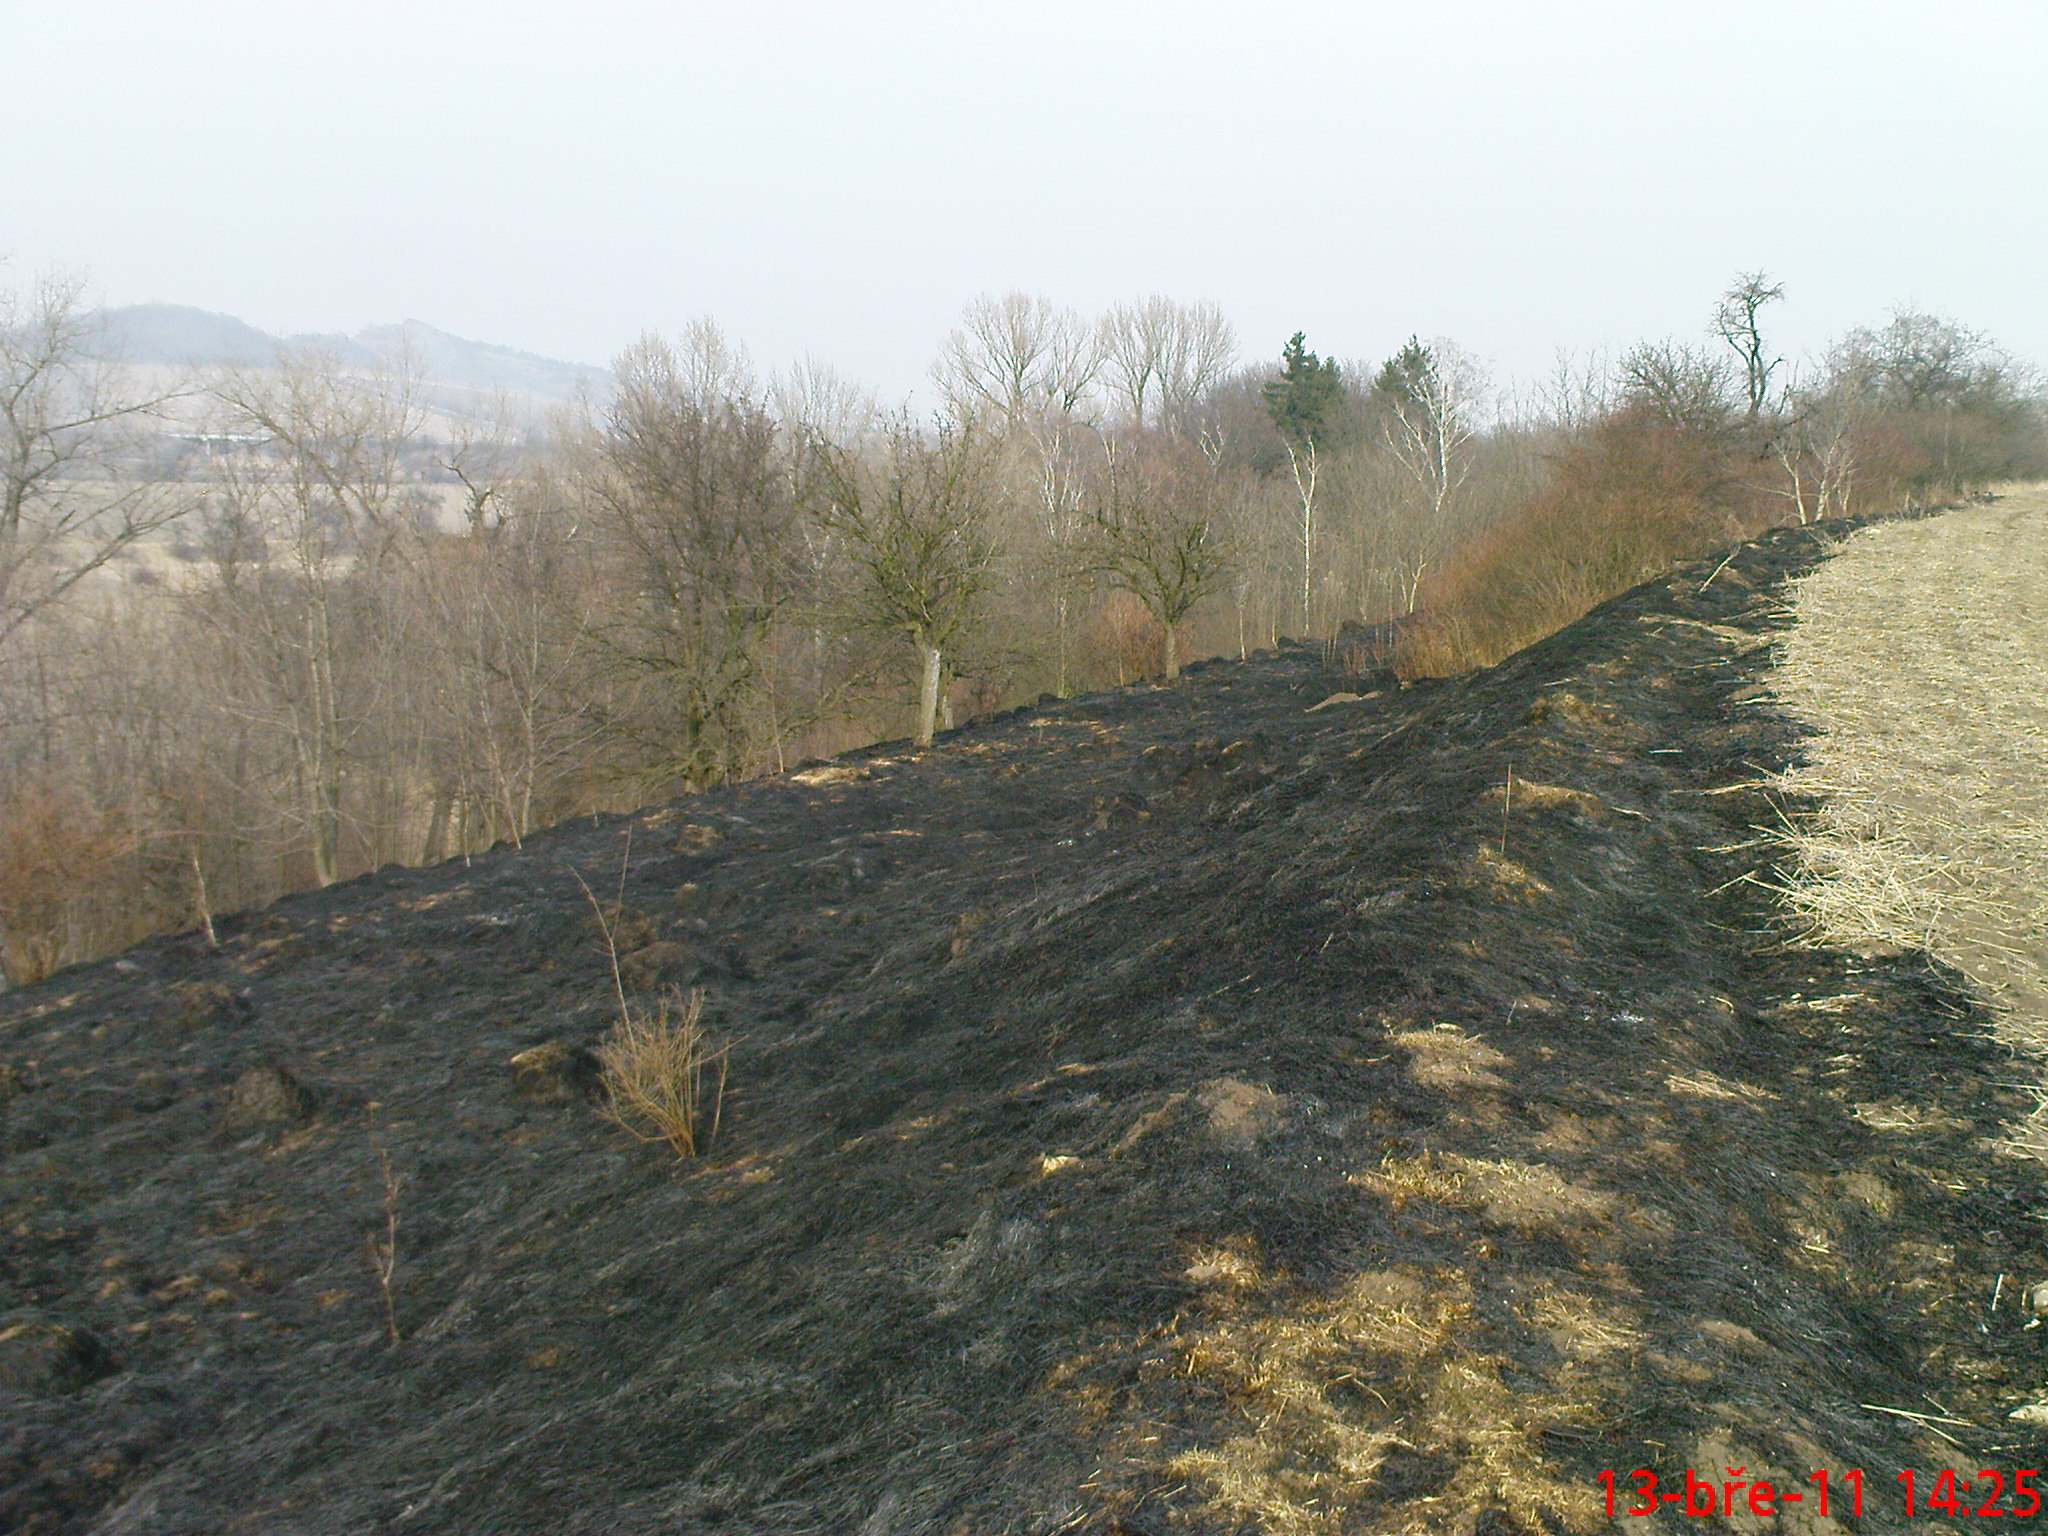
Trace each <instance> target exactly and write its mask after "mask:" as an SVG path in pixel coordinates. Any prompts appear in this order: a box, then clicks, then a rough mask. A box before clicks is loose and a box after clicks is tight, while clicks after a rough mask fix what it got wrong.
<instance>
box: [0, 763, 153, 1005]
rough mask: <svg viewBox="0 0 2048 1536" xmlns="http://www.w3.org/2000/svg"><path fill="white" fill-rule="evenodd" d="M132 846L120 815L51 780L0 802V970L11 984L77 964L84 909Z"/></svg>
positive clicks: (30, 784)
mask: <svg viewBox="0 0 2048 1536" xmlns="http://www.w3.org/2000/svg"><path fill="white" fill-rule="evenodd" d="M133 848H134V837H133V835H132V833H131V831H130V829H129V827H128V824H127V821H126V819H125V818H124V817H122V816H121V815H120V814H119V813H118V812H117V811H112V810H107V809H104V808H102V807H100V806H97V805H95V804H94V803H93V802H92V800H91V799H90V798H89V797H88V796H87V795H86V793H85V792H84V791H83V790H81V789H79V788H78V787H77V786H76V785H74V784H71V783H68V782H66V781H65V780H63V779H61V778H58V777H56V776H54V775H44V776H41V777H38V778H32V779H29V780H27V781H26V782H23V783H21V784H19V785H17V786H15V788H14V790H13V792H12V793H10V794H8V795H6V796H5V797H4V799H0V969H4V970H5V972H6V975H7V980H8V981H9V982H10V983H11V984H12V985H14V986H29V985H31V984H33V983H35V982H38V981H41V980H43V978H44V977H46V976H48V975H49V974H50V973H51V972H52V971H54V970H56V969H57V968H58V967H59V966H60V965H62V964H64V963H65V962H66V960H67V959H72V958H76V951H75V946H74V943H73V939H74V930H75V928H76V926H77V924H78V922H79V919H80V916H81V909H83V908H85V907H86V906H87V904H88V903H89V901H90V899H91V897H92V895H93V892H94V890H95V887H96V886H97V885H98V884H99V883H100V882H102V881H104V880H105V878H106V877H107V875H108V873H109V872H110V871H111V870H112V869H113V867H114V866H115V865H116V864H117V863H118V862H119V861H120V860H121V859H123V858H124V857H126V856H127V855H128V854H129V853H130V852H132V851H133Z"/></svg>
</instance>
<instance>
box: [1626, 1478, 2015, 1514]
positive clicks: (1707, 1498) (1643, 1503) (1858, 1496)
mask: <svg viewBox="0 0 2048 1536" xmlns="http://www.w3.org/2000/svg"><path fill="white" fill-rule="evenodd" d="M2041 1476H2042V1474H2041V1472H2040V1471H2039V1470H2038V1469H2035V1468H2032V1467H2023V1468H2021V1469H2019V1470H2018V1471H2014V1472H2001V1471H1998V1470H1995V1469H1993V1468H1985V1469H1984V1470H1982V1471H1980V1472H1978V1473H1977V1475H1976V1476H1975V1477H1971V1476H1970V1475H1968V1474H1967V1473H1957V1472H1952V1471H1943V1472H1910V1471H1909V1472H1901V1473H1900V1474H1899V1475H1898V1479H1897V1482H1898V1496H1899V1498H1900V1499H1901V1500H1902V1502H1903V1504H1904V1509H1905V1513H1906V1514H1907V1515H1908V1516H1912V1515H1928V1514H1942V1515H1948V1516H1951V1517H1970V1516H1984V1517H1987V1518H1989V1517H1995V1516H2004V1515H2017V1516H2021V1517H2025V1516H2029V1515H2034V1514H2038V1513H2040V1510H2041V1504H2042V1495H2043V1492H2044V1489H2043V1486H2042V1483H2041ZM1866 1481H1867V1479H1866V1478H1865V1476H1864V1473H1863V1471H1862V1470H1861V1469H1860V1468H1851V1469H1850V1470H1848V1471H1844V1472H1829V1471H1826V1470H1822V1471H1818V1472H1813V1473H1809V1474H1808V1476H1807V1478H1806V1481H1805V1484H1804V1486H1801V1485H1797V1484H1795V1485H1792V1486H1788V1487H1782V1488H1781V1487H1779V1486H1778V1485H1776V1484H1774V1483H1772V1482H1771V1481H1770V1480H1769V1479H1768V1478H1764V1477H1751V1476H1749V1469H1748V1468H1746V1467H1729V1468H1727V1469H1726V1470H1725V1472H1724V1473H1723V1474H1722V1475H1721V1476H1719V1477H1715V1476H1713V1475H1711V1474H1708V1475H1704V1476H1703V1475H1702V1474H1700V1473H1699V1472H1696V1471H1694V1470H1692V1469H1691V1468H1687V1469H1686V1472H1685V1475H1684V1477H1683V1478H1682V1479H1681V1478H1677V1477H1671V1478H1665V1477H1661V1476H1659V1475H1658V1474H1657V1473H1655V1472H1653V1471H1651V1470H1649V1469H1648V1468H1647V1467H1637V1468H1636V1469H1635V1470H1634V1471H1632V1472H1616V1471H1611V1470H1610V1471H1605V1472H1602V1473H1601V1474H1600V1475H1599V1483H1600V1487H1601V1489H1602V1490H1603V1492H1604V1493H1605V1495H1606V1500H1607V1517H1608V1518H1609V1519H1610V1520H1611V1519H1614V1518H1615V1517H1617V1516H1629V1515H1633V1516H1636V1517H1638V1518H1642V1517H1646V1516H1649V1515H1654V1514H1658V1513H1660V1512H1665V1513H1670V1514H1679V1515H1689V1516H1693V1517H1695V1518H1698V1519H1705V1518H1706V1517H1708V1516H1710V1515H1718V1516H1721V1517H1723V1518H1725V1517H1727V1516H1729V1515H1735V1514H1746V1515H1752V1516H1755V1517H1757V1518H1759V1519H1765V1520H1768V1519H1772V1518H1775V1517H1776V1516H1777V1515H1779V1514H1781V1513H1783V1512H1784V1510H1785V1507H1786V1506H1787V1505H1790V1506H1792V1507H1793V1508H1796V1509H1811V1510H1812V1511H1813V1512H1814V1513H1815V1514H1819V1515H1850V1516H1858V1517H1860V1516H1861V1515H1862V1514H1863V1510H1864V1505H1865V1502H1866V1497H1868V1498H1869V1500H1870V1502H1873V1503H1874V1502H1876V1498H1875V1494H1876V1492H1877V1490H1876V1489H1872V1490H1871V1491H1870V1494H1869V1495H1868V1496H1867V1495H1866V1492H1865V1483H1866Z"/></svg>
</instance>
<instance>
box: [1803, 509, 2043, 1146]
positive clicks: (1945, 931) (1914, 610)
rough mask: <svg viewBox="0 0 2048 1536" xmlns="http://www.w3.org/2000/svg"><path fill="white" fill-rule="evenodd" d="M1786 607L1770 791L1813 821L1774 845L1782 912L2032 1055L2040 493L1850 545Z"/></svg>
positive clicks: (2039, 931) (2039, 895)
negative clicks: (1947, 998)
mask: <svg viewBox="0 0 2048 1536" xmlns="http://www.w3.org/2000/svg"><path fill="white" fill-rule="evenodd" d="M1793 599H1794V602H1795V604H1796V607H1797V612H1798V619H1799V622H1798V623H1797V624H1796V625H1795V626H1794V627H1793V628H1792V629H1791V630H1790V631H1789V632H1788V633H1787V635H1786V636H1785V639H1784V641H1783V645H1782V650H1781V654H1780V659H1779V663H1778V665H1777V667H1776V669H1775V671H1774V672H1773V674H1772V679H1771V682H1772V687H1773V689H1774V691H1775V692H1776V694H1777V696H1778V698H1779V699H1780V700H1781V701H1782V702H1783V703H1784V704H1785V706H1786V707H1787V708H1789V709H1790V710H1791V712H1792V713H1793V714H1795V715H1797V716H1799V717H1801V718H1802V719H1804V720H1805V721H1807V722H1808V723H1810V724H1812V725H1814V726H1816V727H1818V729H1819V732H1820V734H1818V735H1817V736H1815V737H1814V738H1813V739H1812V740H1810V741H1809V742H1808V744H1807V753H1808V757H1809V761H1808V762H1807V763H1806V764H1805V765H1804V766H1802V767H1800V768H1797V769H1794V770H1793V771H1791V772H1790V773H1787V774H1786V775H1784V777H1783V780H1782V783H1783V786H1784V787H1785V788H1787V789H1789V790H1792V791H1795V792H1799V793H1802V794H1810V795H1814V796H1816V797H1818V798H1819V799H1820V801H1821V802H1822V807H1823V808H1822V809H1821V811H1820V812H1819V813H1818V814H1817V815H1815V816H1814V817H1812V818H1810V819H1808V820H1806V821H1805V822H1804V823H1803V824H1801V825H1798V826H1796V827H1793V828H1789V829H1786V831H1785V836H1786V838H1787V840H1788V842H1789V843H1790V845H1791V847H1792V849H1793V851H1794V853H1795V855H1796V859H1797V865H1798V871H1799V872H1798V875H1797V877H1796V878H1795V880H1794V881H1793V883H1792V886H1791V888H1790V890H1789V892H1788V895H1789V896H1790V899H1791V900H1792V902H1793V904H1794V905H1795V906H1796V907H1797V908H1798V909H1799V910H1800V912H1801V913H1802V914H1803V915H1804V916H1805V917H1806V918H1807V919H1809V920H1810V922H1811V924H1812V926H1813V931H1814V936H1815V937H1816V938H1817V939H1819V940H1822V941H1824V942H1828V943H1833V944H1841V945H1845V946H1848V947H1852V948H1872V949H1879V950H1902V949H1911V948H1924V949H1926V950H1927V951H1928V952H1929V953H1930V954H1933V955H1934V956H1936V957H1937V958H1939V959H1941V960H1943V961H1945V962H1947V963H1948V964H1950V965H1953V966H1955V967H1956V968H1957V969H1958V970H1960V971H1962V972H1964V973H1965V974H1966V975H1968V976H1969V977H1970V978H1971V979H1972V980H1973V981H1975V982H1976V983H1978V984H1979V985H1980V986H1981V987H1982V988H1983V989H1984V991H1985V992H1986V994H1987V995H1988V996H1989V997H1990V999H1991V1000H1992V1001H1993V1002H1995V1003H1996V1004H1998V1005H2000V1006H2001V1008H2002V1009H2003V1010H2004V1013H2005V1017H2004V1021H2003V1023H2002V1025H2001V1029H2002V1032H2003V1033H2004V1034H2005V1036H2006V1037H2007V1038H2008V1039H2010V1040H2011V1041H2012V1042H2013V1043H2015V1044H2017V1045H2021V1046H2023V1047H2026V1048H2029V1049H2031V1050H2033V1051H2035V1052H2042V1053H2048V487H2039V486H2033V487H2016V488H2012V489H2010V490H2009V491H2008V492H2007V493H2006V494H2005V495H2003V496H2001V497H2000V498H1999V499H1998V500H1996V501H1994V502H1992V503H1990V504H1989V505H1985V506H1980V507H1971V508H1968V509H1965V510H1962V511H1956V512H1949V513H1944V514H1942V515H1941V516H1939V517H1935V518H1931V519H1927V520H1925V521H1916V522H1897V523H1884V524H1879V525H1876V526H1874V527H1870V528H1865V529H1862V530H1860V531H1858V532H1857V533H1855V534H1853V535H1852V536H1851V537H1850V538H1849V539H1847V540H1846V541H1845V542H1844V543H1843V545H1842V547H1841V549H1840V550H1839V552H1838V553H1837V554H1836V555H1835V557H1834V558H1833V559H1831V560H1829V561H1828V562H1826V563H1825V564H1824V565H1822V566H1821V567H1820V568H1819V569H1817V570H1816V571H1814V572H1813V574H1811V575H1810V576H1807V577H1806V578H1804V579H1803V580H1801V581H1800V582H1798V583H1797V584H1796V586H1795V588H1794V592H1793ZM2028 1139H2033V1140H2037V1141H2039V1140H2041V1138H2039V1137H2038V1136H2036V1137H2032V1138H2028ZM2042 1149H2048V1141H2042V1143H2041V1147H2040V1148H2037V1150H2042Z"/></svg>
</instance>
